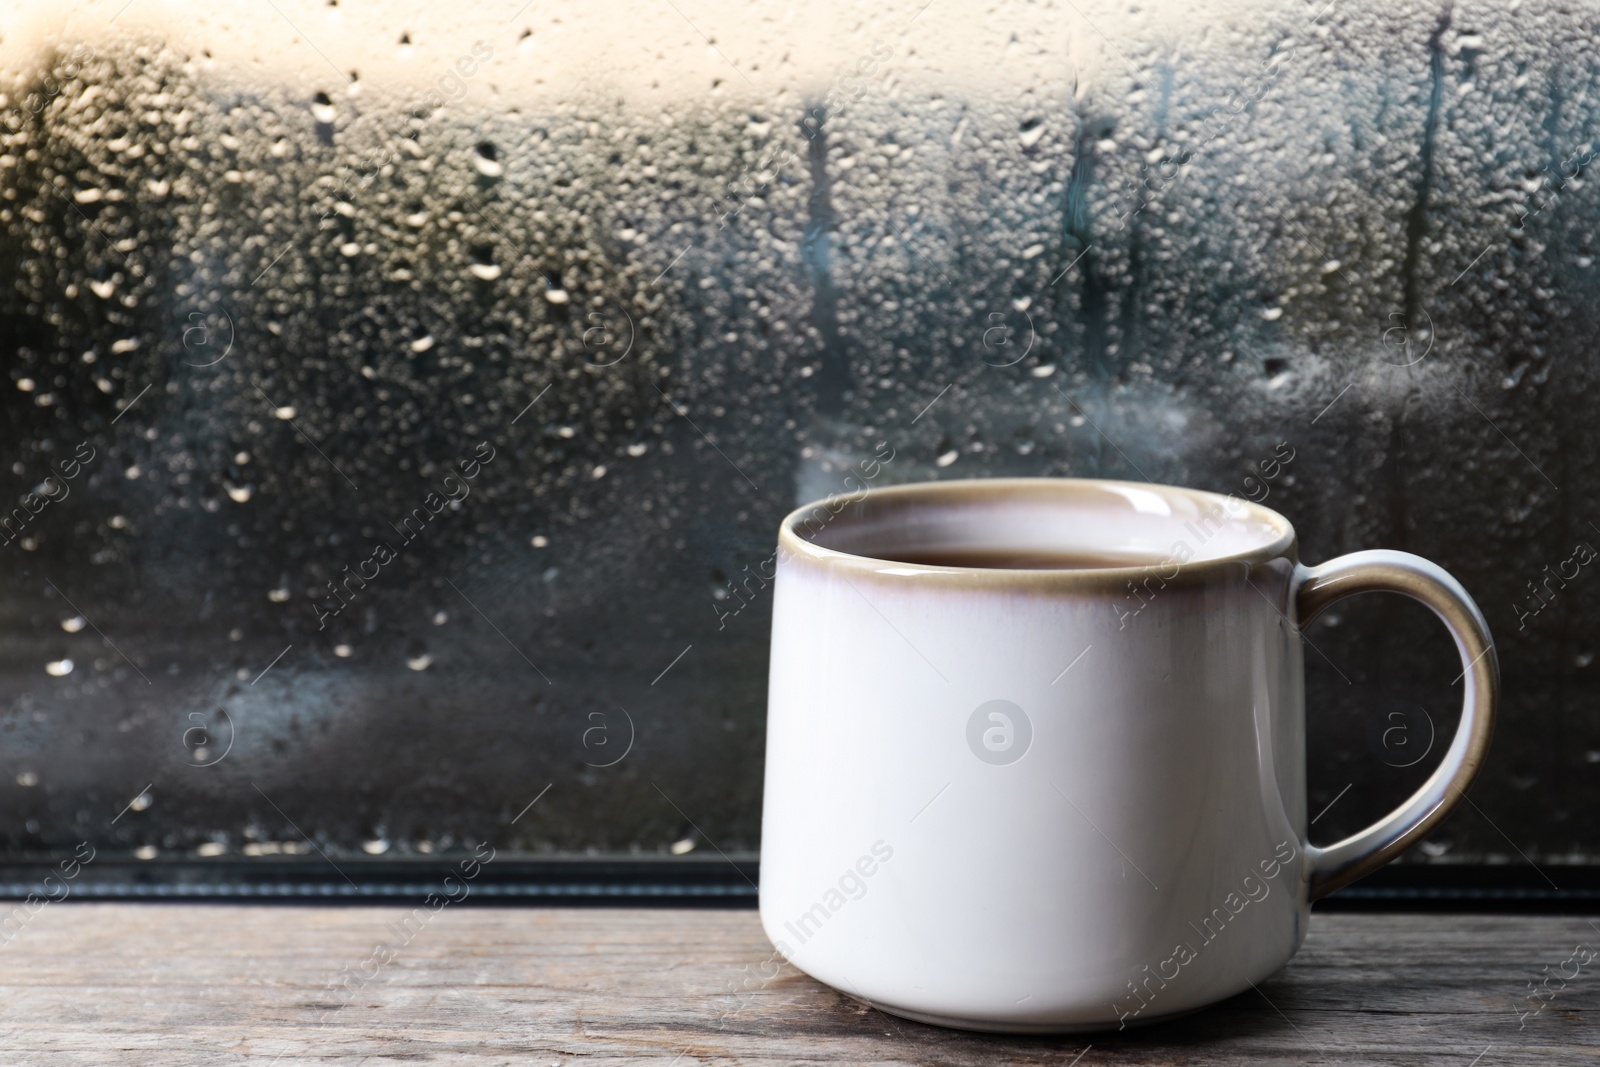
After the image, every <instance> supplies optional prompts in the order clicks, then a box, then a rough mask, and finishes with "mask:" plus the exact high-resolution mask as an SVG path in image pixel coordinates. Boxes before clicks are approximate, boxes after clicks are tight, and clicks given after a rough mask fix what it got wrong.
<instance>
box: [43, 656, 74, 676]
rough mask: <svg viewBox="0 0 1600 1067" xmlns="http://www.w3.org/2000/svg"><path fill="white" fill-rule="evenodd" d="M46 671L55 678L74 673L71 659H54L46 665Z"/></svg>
mask: <svg viewBox="0 0 1600 1067" xmlns="http://www.w3.org/2000/svg"><path fill="white" fill-rule="evenodd" d="M44 672H45V673H46V674H48V675H50V676H51V677H53V678H64V677H66V676H67V675H69V674H71V673H72V661H71V660H70V659H53V660H51V661H50V662H49V663H46V664H45V665H44Z"/></svg>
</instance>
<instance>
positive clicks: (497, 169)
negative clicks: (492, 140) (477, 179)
mask: <svg viewBox="0 0 1600 1067" xmlns="http://www.w3.org/2000/svg"><path fill="white" fill-rule="evenodd" d="M472 165H473V166H475V167H477V168H478V173H479V174H481V175H483V176H484V177H485V178H498V177H500V175H502V174H504V173H505V170H506V169H505V167H504V166H502V165H501V163H500V159H499V153H498V152H496V151H495V147H494V145H492V144H489V143H487V142H485V143H483V144H480V145H479V146H478V148H477V151H476V152H474V153H473V155H472Z"/></svg>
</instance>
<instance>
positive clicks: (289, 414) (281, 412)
mask: <svg viewBox="0 0 1600 1067" xmlns="http://www.w3.org/2000/svg"><path fill="white" fill-rule="evenodd" d="M297 414H299V413H298V412H297V411H296V410H295V406H294V405H293V404H285V405H284V406H283V407H281V408H273V409H272V417H273V418H275V419H282V420H283V421H284V422H288V421H289V420H290V419H292V418H294V417H295V415H297Z"/></svg>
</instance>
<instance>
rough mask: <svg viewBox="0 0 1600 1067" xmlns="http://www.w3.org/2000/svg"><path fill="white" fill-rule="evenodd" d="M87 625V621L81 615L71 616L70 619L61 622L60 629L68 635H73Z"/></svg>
mask: <svg viewBox="0 0 1600 1067" xmlns="http://www.w3.org/2000/svg"><path fill="white" fill-rule="evenodd" d="M87 625H89V620H88V619H86V618H84V617H83V616H82V615H73V616H71V617H70V618H66V619H62V620H61V628H62V629H63V630H65V631H67V633H69V634H75V633H77V632H78V631H79V630H81V629H83V628H84V627H85V626H87Z"/></svg>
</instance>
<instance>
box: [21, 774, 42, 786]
mask: <svg viewBox="0 0 1600 1067" xmlns="http://www.w3.org/2000/svg"><path fill="white" fill-rule="evenodd" d="M17 784H18V785H20V786H22V787H23V788H24V789H29V788H32V787H33V786H36V785H38V784H39V776H38V775H37V774H34V773H33V772H32V771H23V772H22V773H21V774H19V775H17Z"/></svg>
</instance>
